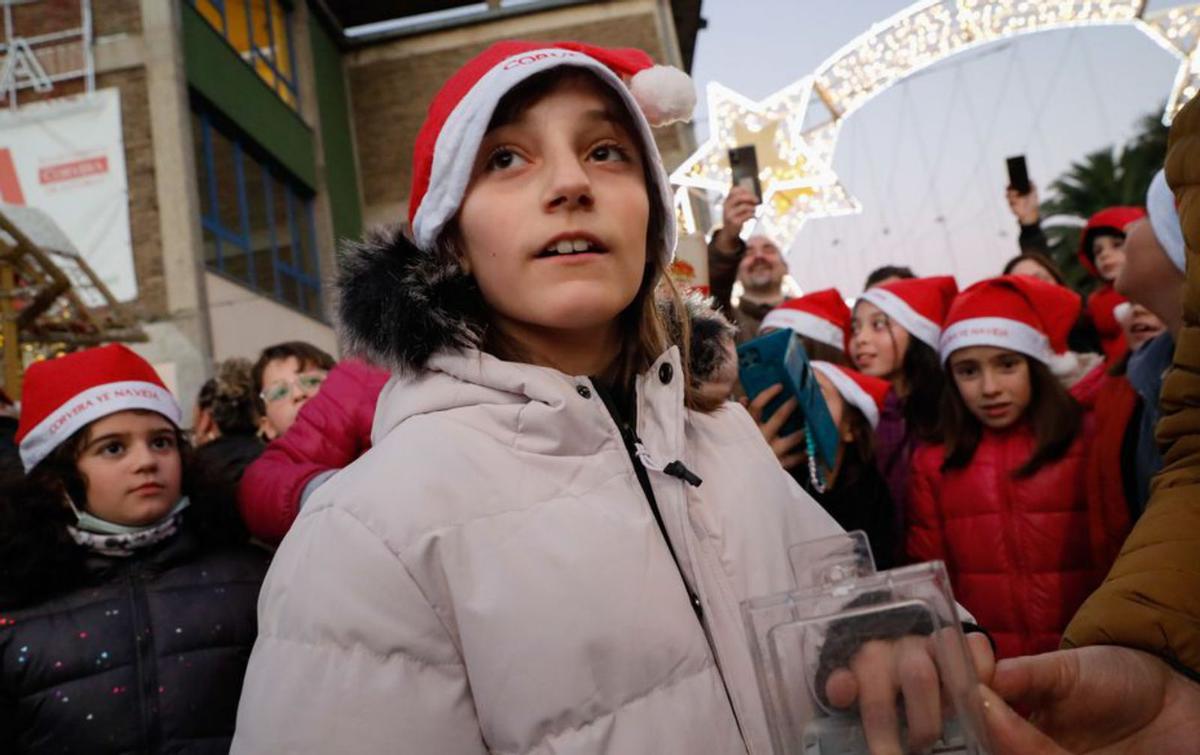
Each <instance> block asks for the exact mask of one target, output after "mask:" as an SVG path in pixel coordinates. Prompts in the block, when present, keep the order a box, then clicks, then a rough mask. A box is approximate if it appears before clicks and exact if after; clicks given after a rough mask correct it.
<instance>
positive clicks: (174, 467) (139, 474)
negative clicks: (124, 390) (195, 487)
mask: <svg viewBox="0 0 1200 755" xmlns="http://www.w3.org/2000/svg"><path fill="white" fill-rule="evenodd" d="M87 433H88V439H87V443H86V444H85V445H84V447H83V452H82V454H81V455H80V457H79V461H78V462H76V468H77V469H78V470H79V473H80V474H81V475H82V476H83V479H84V481H85V486H86V487H85V489H86V491H87V501H86V502H80V501H76V502H75V504H76V505H80V504H81V503H82V504H83V508H85V509H87V510H88V511H89V512H91V513H92V514H94V515H96V516H98V517H100V518H101V519H104V520H106V521H109V522H113V523H114V524H126V525H132V526H140V525H145V524H151V523H153V522H156V521H158V520H159V519H162V518H163V517H164V516H166V514H167V512H169V511H170V510H171V508H172V507H173V506H174V505H175V504H176V503H177V502H178V501H179V497H180V495H181V490H182V485H183V464H182V461H181V460H180V457H179V444H178V436H177V434H176V430H175V426H174V425H172V424H171V423H170V422H169V421H168V420H167V419H166V418H165V417H163V416H162V415H161V414H158V413H157V412H148V411H124V412H117V413H116V414H110V415H108V416H107V417H104V418H102V419H98V420H96V421H95V422H93V423H92V424H91V426H89V427H88V429H87Z"/></svg>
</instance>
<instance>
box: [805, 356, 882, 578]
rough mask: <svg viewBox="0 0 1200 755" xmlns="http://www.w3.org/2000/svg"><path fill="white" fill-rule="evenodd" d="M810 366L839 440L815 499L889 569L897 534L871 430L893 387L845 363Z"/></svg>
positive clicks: (809, 476) (814, 493)
mask: <svg viewBox="0 0 1200 755" xmlns="http://www.w3.org/2000/svg"><path fill="white" fill-rule="evenodd" d="M812 367H813V373H814V374H815V375H816V378H817V383H818V385H820V387H821V395H822V396H823V397H824V398H825V405H826V406H828V407H829V416H830V418H831V419H832V420H833V424H834V426H835V427H837V430H838V436H839V437H838V450H837V457H836V461H835V462H834V465H833V469H822V470H821V471H822V472H823V475H822V477H823V479H824V481H825V482H824V487H823V489H822V490H819V491H814V492H813V497H814V498H816V499H817V502H818V503H820V504H821V505H822V506H824V507H825V510H826V511H828V512H829V514H830V515H831V516H832V517H833V518H834V519H835V520H836V521H837V523H838V524H840V525H841V526H842V527H843V528H844V529H845V530H847V531H850V530H862V531H863V532H865V533H866V534H867V540H868V542H870V544H871V553H872V554H873V555H874V556H875V566H876V567H877V568H879V569H890V568H892V567H893V566H894V565H895V563H894V561H895V559H894V556H895V553H896V550H897V543H898V539H899V534H900V533H898V532H896V529H895V517H894V514H893V511H892V497H891V495H890V494H889V493H888V488H887V483H886V481H884V479H883V475H881V474H880V472H879V468H878V467H877V466H876V465H875V428H876V426H877V425H878V424H879V416H880V413H881V412H882V411H883V406H884V400H885V398H886V397H887V394H888V391H889V390H890V389H891V386H890V385H889V384H888V382H887V381H886V380H882V379H880V378H874V377H871V376H869V375H864V374H862V373H861V372H857V371H855V370H852V369H850V368H849V367H845V366H843V365H838V364H832V363H830V362H822V361H816V362H813V363H812ZM806 461H808V463H810V464H812V463H815V461H812V460H807V459H806ZM823 466H824V465H822V467H823ZM808 471H809V470H808V469H804V473H803V474H794V475H793V476H795V477H797V478H798V479H797V482H800V483H801V484H802V485H804V484H806V483H807V482H808V481H809V479H811V477H812V476H811V475H809V474H808Z"/></svg>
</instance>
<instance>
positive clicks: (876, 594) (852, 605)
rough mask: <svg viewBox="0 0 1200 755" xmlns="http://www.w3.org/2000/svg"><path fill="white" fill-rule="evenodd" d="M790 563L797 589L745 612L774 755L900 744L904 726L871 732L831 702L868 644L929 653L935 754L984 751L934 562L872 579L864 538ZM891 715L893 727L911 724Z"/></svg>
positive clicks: (848, 538) (941, 572) (959, 639)
mask: <svg viewBox="0 0 1200 755" xmlns="http://www.w3.org/2000/svg"><path fill="white" fill-rule="evenodd" d="M789 556H790V558H791V561H792V570H793V573H794V576H795V578H796V589H795V590H793V591H791V592H787V593H780V594H776V595H771V596H765V597H761V598H756V599H753V600H749V601H746V602H744V603H743V604H742V615H743V617H744V619H745V621H746V627H747V631H748V635H749V638H750V643H751V652H752V654H753V657H754V661H755V666H756V670H757V673H758V680H759V687H760V690H761V692H762V696H763V701H764V704H765V705H766V708H767V720H768V723H769V725H770V728H771V737H772V742H773V745H774V747H775V751H776V755H792V754H793V753H802V754H803V755H857V754H858V753H864V754H865V753H869V752H870V751H871V750H870V748H869V745H868V743H869V742H871V741H874V742H875V743H876V744H878V743H879V742H881V741H883V740H884V739H886V738H888V737H898V738H899V740H900V741H901V742H904V741H905V740H906V739H907V737H908V730H907V728H906V727H905V726H904V725H903V724H899V723H893V724H891V727H892V730H891V731H880V729H879V728H878V727H876V728H875V729H874V730H871V731H868V730H867V729H866V728H865V727H864V724H863V719H862V718H860V716H859V713H858V711H857V709H855V708H851V709H849V710H842V709H839V708H837V707H835V706H833V705H832V704H830V702H829V699H828V695H827V685H828V683H829V680H830V677H831V675H832V674H833V673H835V672H837V671H838V669H845V668H847V667H849V666H850V665H851V663H852V660H853V659H854V658H855V655H856V654H857V653H858V652H859V651H860V650H861V649H862V648H863V647H864V646H866V645H867V644H868V643H872V642H874V643H880V644H878V645H877V646H876V650H879V649H880V648H883V649H884V650H885V651H887V652H892V651H893V649H894V648H900V647H901V646H902V645H903V646H906V647H907V648H909V649H910V651H911V648H913V647H917V648H920V652H927V653H928V654H929V658H930V660H931V661H932V664H933V666H934V667H935V668H936V672H937V676H938V687H937V688H936V689H932V690H930V695H931V696H933V697H936V698H938V699H937V701H936V702H937V703H938V707H939V708H940V709H941V710H942V711H943V712H944V716H945V717H944V719H943V721H941V724H942V726H941V732H940V739H939V740H938V742H937V743H936V744H935V745H934V746H933V748H932V752H935V753H963V754H964V755H983V754H984V753H986V752H987V750H986V749H985V748H986V743H985V739H984V730H983V726H982V718H981V715H980V714H981V710H982V708H981V698H980V696H979V692H978V684H977V679H976V675H975V669H974V666H973V664H972V662H971V660H970V654H969V653H968V650H967V646H966V641H965V638H964V636H963V632H962V627H961V624H960V622H959V618H958V609H957V606H956V604H955V602H954V599H953V597H952V595H951V590H950V581H949V578H948V576H947V575H946V570H945V567H944V565H943V564H942V563H941V562H940V561H935V562H930V563H925V564H918V565H915V566H908V567H904V568H900V569H892V570H890V571H886V572H876V571H875V566H874V560H873V559H872V557H871V552H870V546H869V545H868V544H867V540H866V536H865V535H864V534H863V533H861V532H853V533H849V534H847V535H839V536H836V537H833V538H827V539H824V540H819V541H815V542H812V543H805V544H802V545H798V546H793V548H792V549H791V550H790V551H789ZM913 638H921V641H920V642H913V641H912V640H913ZM889 643H890V644H889ZM897 652H898V651H897ZM842 673H846V672H844V671H843V672H842ZM858 681H859V682H860V684H862V685H865V684H866V683H874V682H875V681H876V680H873V679H866V678H860V679H859V680H858ZM898 693H899V688H897V690H896V696H897V698H899V694H898ZM910 702H914V703H916V706H915V707H922V706H924V707H926V708H928V703H929V702H930V701H929V700H923V701H919V702H918V701H910ZM897 706H898V709H897V710H896V712H895V713H896V715H895V721H896V722H900V721H908V720H911V718H912V716H911V713H910V712H909V711H908V710H907V709H903V707H904V703H901V702H898V703H897ZM885 718H886V717H885ZM885 725H886V724H885ZM897 727H898V730H897Z"/></svg>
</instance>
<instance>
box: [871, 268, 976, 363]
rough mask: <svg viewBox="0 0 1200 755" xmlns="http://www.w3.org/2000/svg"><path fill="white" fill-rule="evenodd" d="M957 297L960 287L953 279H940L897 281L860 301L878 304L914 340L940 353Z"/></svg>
mask: <svg viewBox="0 0 1200 755" xmlns="http://www.w3.org/2000/svg"><path fill="white" fill-rule="evenodd" d="M956 294H958V284H957V283H955V282H954V279H953V278H951V277H950V276H948V275H936V276H931V277H929V278H908V279H904V280H894V281H890V282H888V283H884V284H881V285H878V286H875V287H874V288H870V289H867V290H866V291H864V292H863V295H862V297H861V298H860V301H868V302H870V303H872V304H874V305H875V306H876V307H878V308H879V309H880V310H881V311H882V312H883V313H884V314H886V315H887V316H888V317H890V318H892V320H894V321H895V322H897V323H899V324H900V326H901V327H902V328H904V329H905V330H907V331H908V332H909V335H911V336H912V337H913V338H916V339H917V340H919V341H921V342H923V343H925V344H926V345H928V346H929V347H930V348H933V349H936V348H937V347H938V339H939V338H940V337H941V334H942V323H943V322H944V321H945V319H946V313H947V312H948V311H949V310H950V302H952V301H954V297H955V295H956Z"/></svg>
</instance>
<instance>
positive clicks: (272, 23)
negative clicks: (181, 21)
mask: <svg viewBox="0 0 1200 755" xmlns="http://www.w3.org/2000/svg"><path fill="white" fill-rule="evenodd" d="M191 3H192V6H193V7H194V8H195V9H196V11H197V12H199V14H200V15H201V16H202V17H203V18H204V20H205V21H207V22H208V23H209V25H210V26H212V27H213V28H214V29H216V30H217V31H218V32H220V33H221V35H222V36H223V37H225V39H226V40H227V41H228V42H229V44H230V45H232V46H233V49H234V50H236V51H237V53H238V55H240V56H241V58H242V60H244V61H246V64H247V65H249V66H250V67H251V68H253V69H254V72H255V73H257V74H258V76H259V78H261V79H262V80H263V81H265V82H267V86H269V87H271V88H272V89H274V90H275V93H276V94H278V95H279V99H281V100H283V101H284V102H285V103H287V104H288V106H289V107H291V108H292V109H293V110H294V109H295V108H296V104H297V101H298V100H297V96H296V75H295V71H294V68H293V66H292V30H291V24H290V23H289V21H290V18H289V13H288V11H287V10H285V9H284V6H283V5H282V4H281V3H280V0H191Z"/></svg>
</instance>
